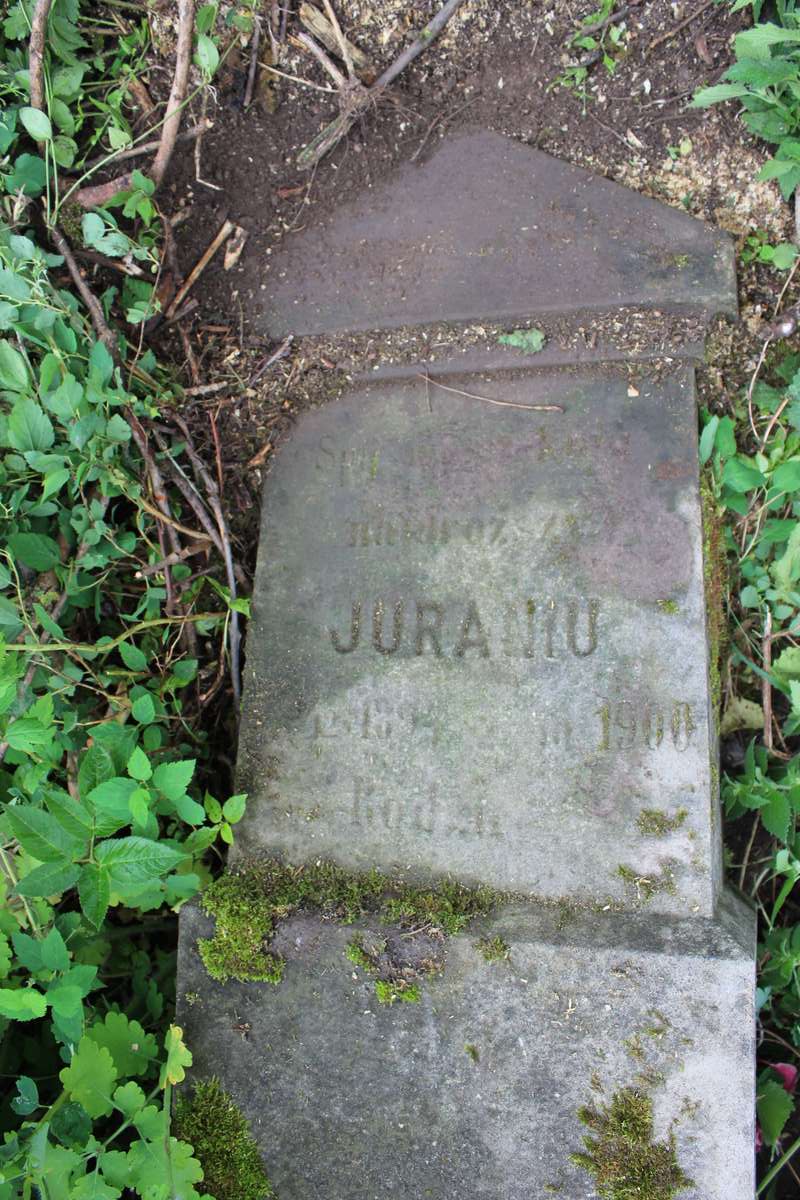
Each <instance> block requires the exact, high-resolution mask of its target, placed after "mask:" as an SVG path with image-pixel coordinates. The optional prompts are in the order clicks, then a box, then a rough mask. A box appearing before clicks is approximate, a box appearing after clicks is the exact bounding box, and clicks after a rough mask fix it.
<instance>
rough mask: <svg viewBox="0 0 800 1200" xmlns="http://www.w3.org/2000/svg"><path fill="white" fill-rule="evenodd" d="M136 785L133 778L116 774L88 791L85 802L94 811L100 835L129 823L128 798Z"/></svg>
mask: <svg viewBox="0 0 800 1200" xmlns="http://www.w3.org/2000/svg"><path fill="white" fill-rule="evenodd" d="M137 787H138V784H137V782H136V780H135V779H131V778H130V777H129V776H122V775H118V776H115V777H114V779H108V780H106V782H105V783H100V784H98V785H97V787H96V788H92V790H91V791H90V792H89V794H88V796H87V797H86V803H87V804H89V805H90V806H91V807H92V809H93V810H94V812H95V815H96V818H97V829H98V831H99V832H100V834H101V836H102V835H103V834H106V835H107V834H110V833H116V831H117V830H118V829H122V827H123V826H124V825H128V824H130V819H131V814H130V798H131V796H132V794H133V793H134V792H135V791H136V788H137Z"/></svg>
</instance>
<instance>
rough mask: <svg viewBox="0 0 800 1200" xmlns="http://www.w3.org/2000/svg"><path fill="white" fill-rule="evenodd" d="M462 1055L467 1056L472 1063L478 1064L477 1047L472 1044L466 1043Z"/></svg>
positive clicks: (479, 1056)
mask: <svg viewBox="0 0 800 1200" xmlns="http://www.w3.org/2000/svg"><path fill="white" fill-rule="evenodd" d="M464 1053H465V1054H468V1055H469V1057H470V1058H471V1059H472V1061H473V1062H474V1063H476V1062H480V1059H481V1055H480V1051H479V1050H478V1047H477V1046H476V1045H475V1044H474V1043H473V1042H467V1043H466V1044H465V1046H464Z"/></svg>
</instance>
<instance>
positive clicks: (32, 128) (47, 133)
mask: <svg viewBox="0 0 800 1200" xmlns="http://www.w3.org/2000/svg"><path fill="white" fill-rule="evenodd" d="M17 116H18V117H19V119H20V121H21V122H22V124H23V125H24V127H25V129H26V130H27V131H28V133H29V134H30V135H31V137H32V138H33V139H34V140H35V141H37V142H48V141H50V139H51V138H52V136H53V127H52V125H51V124H50V118H49V117H48V116H47V114H46V113H43V112H41V111H40V110H39V109H38V108H29V107H25V108H21V109H20V110H19V112H18V113H17Z"/></svg>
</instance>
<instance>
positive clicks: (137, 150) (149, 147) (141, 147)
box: [83, 118, 214, 191]
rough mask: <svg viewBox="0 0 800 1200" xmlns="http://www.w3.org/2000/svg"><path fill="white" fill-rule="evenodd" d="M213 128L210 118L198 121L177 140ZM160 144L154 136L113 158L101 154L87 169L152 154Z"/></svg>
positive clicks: (117, 153)
mask: <svg viewBox="0 0 800 1200" xmlns="http://www.w3.org/2000/svg"><path fill="white" fill-rule="evenodd" d="M213 128H214V122H213V121H212V120H210V119H208V118H207V119H206V120H205V121H198V123H197V124H196V125H192V126H191V127H190V128H189V129H184V130H183V132H182V133H179V134H178V137H177V141H179V142H190V141H192V140H193V139H194V138H196V137H198V136H199V135H200V134H201V133H208V131H209V129H213ZM160 144H161V143H160V142H159V140H158V138H153V139H152V141H149V142H139V144H138V145H136V146H129V147H128V149H127V150H118V151H117V152H116V154H115V155H114V157H113V158H109V157H108V155H107V154H105V155H101V157H100V158H93V159H92V160H91V162H88V163H87V164H86V170H87V171H90V170H91V169H92V168H93V167H102V166H111V165H112V164H113V163H116V162H122V161H123V160H124V159H127V158H140V157H141V156H142V155H143V154H152V153H153V151H154V150H157V149H158V147H159V145H160ZM105 186H106V185H105V184H104V183H101V184H98V187H105ZM83 190H84V191H89V189H88V188H84V189H83Z"/></svg>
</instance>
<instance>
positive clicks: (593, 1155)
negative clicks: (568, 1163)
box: [571, 1088, 692, 1200]
mask: <svg viewBox="0 0 800 1200" xmlns="http://www.w3.org/2000/svg"><path fill="white" fill-rule="evenodd" d="M578 1116H579V1117H580V1119H581V1121H582V1122H583V1124H584V1125H585V1126H586V1127H587V1128H588V1129H589V1131H590V1132H589V1134H588V1135H587V1136H586V1137H584V1139H583V1144H584V1147H585V1149H584V1150H583V1151H581V1152H579V1153H577V1154H573V1155H572V1156H571V1157H572V1161H573V1162H574V1163H575V1164H576V1165H577V1166H579V1167H582V1168H583V1169H584V1170H585V1171H588V1172H589V1174H590V1175H592V1176H593V1177H594V1180H595V1184H596V1186H597V1192H598V1195H600V1196H601V1197H602V1198H603V1200H672V1197H673V1196H675V1195H676V1194H677V1193H678V1192H680V1191H682V1190H683V1189H684V1188H688V1187H691V1186H692V1180H691V1179H689V1178H688V1176H687V1175H686V1174H685V1173H684V1172H683V1170H682V1169H681V1166H680V1164H679V1162H678V1158H677V1155H676V1153H675V1139H674V1137H673V1136H672V1135H670V1136H669V1138H667V1139H666V1140H665V1141H663V1142H656V1141H654V1140H653V1102H652V1100H651V1099H650V1098H649V1097H648V1096H646V1095H644V1094H643V1093H642V1092H639V1091H637V1090H636V1089H635V1088H622V1089H621V1090H620V1091H618V1092H616V1093H615V1094H614V1096H613V1097H612V1098H611V1100H610V1102H609V1103H608V1104H601V1105H598V1106H597V1107H594V1106H592V1105H587V1106H585V1107H584V1108H581V1109H580V1110H579V1112H578Z"/></svg>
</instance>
